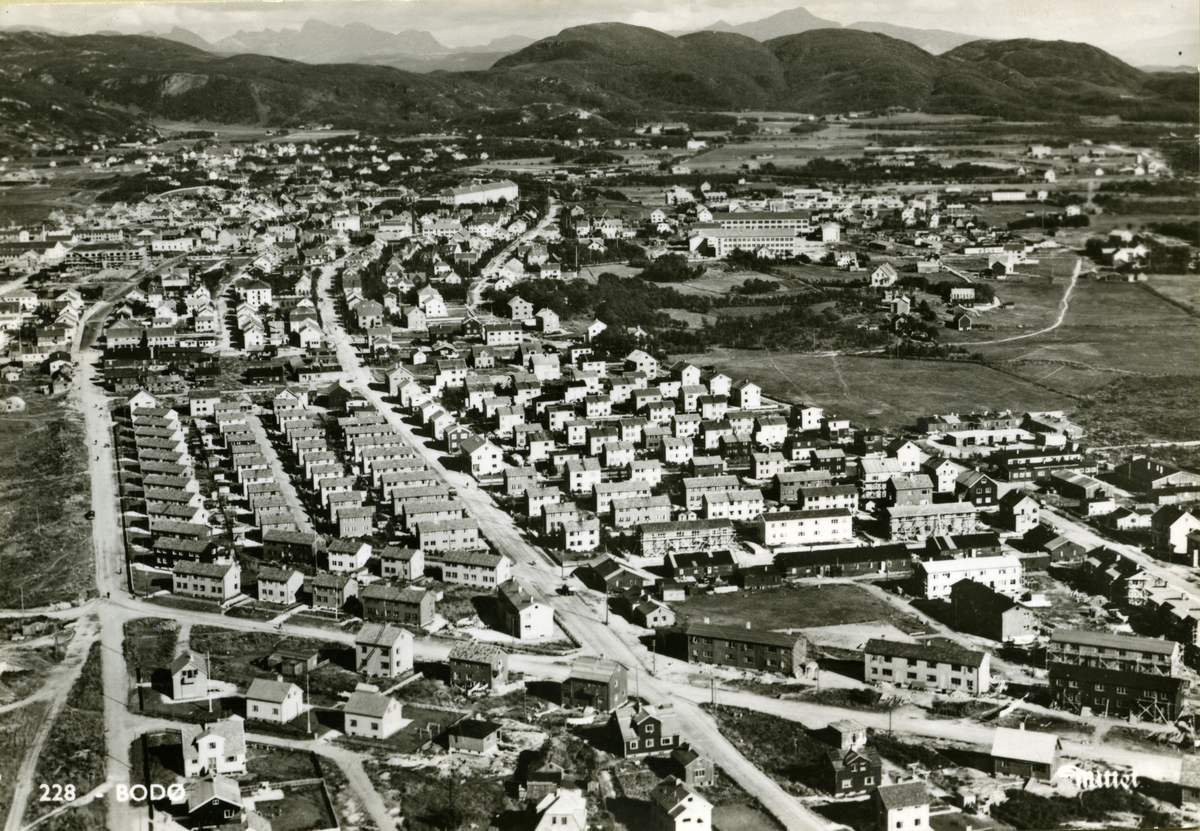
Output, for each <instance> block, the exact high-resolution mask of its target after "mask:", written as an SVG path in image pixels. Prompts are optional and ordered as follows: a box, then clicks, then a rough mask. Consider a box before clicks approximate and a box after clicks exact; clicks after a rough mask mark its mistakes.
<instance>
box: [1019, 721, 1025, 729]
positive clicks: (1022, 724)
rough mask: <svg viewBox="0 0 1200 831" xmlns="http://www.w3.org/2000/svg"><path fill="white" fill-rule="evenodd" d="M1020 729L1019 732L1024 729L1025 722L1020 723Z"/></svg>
mask: <svg viewBox="0 0 1200 831" xmlns="http://www.w3.org/2000/svg"><path fill="white" fill-rule="evenodd" d="M1020 729H1021V730H1024V729H1025V722H1024V721H1022V722H1021V727H1020Z"/></svg>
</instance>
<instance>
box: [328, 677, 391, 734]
mask: <svg viewBox="0 0 1200 831" xmlns="http://www.w3.org/2000/svg"><path fill="white" fill-rule="evenodd" d="M342 717H343V719H344V721H343V728H342V732H344V733H345V734H346V735H347V736H366V737H367V738H371V739H386V738H388V737H389V736H391V735H393V734H394V733H395V732H396V731H397V730H399V729H400V728H402V727H403V726H404V724H405V721H404V708H403V707H402V706H401V704H400V702H399V701H397V700H396V699H394V698H392V697H391V696H389V695H380V693H379V690H378V689H377V688H375V687H373V686H371V685H370V684H360V685H359V686H358V689H356V690H355V691H354V692H353V693H351V694H350V699H349V700H348V701H347V702H346V706H345V708H343V710H342Z"/></svg>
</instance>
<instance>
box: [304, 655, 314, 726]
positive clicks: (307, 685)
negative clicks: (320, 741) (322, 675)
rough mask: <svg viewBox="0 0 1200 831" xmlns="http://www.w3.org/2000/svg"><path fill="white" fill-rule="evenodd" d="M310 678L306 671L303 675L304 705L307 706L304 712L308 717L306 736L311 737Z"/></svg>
mask: <svg viewBox="0 0 1200 831" xmlns="http://www.w3.org/2000/svg"><path fill="white" fill-rule="evenodd" d="M310 676H311V673H309V672H308V671H307V670H306V671H305V673H304V703H305V704H307V705H308V706H307V707H305V712H306V714H307V715H308V735H310V736H311V735H312V731H313V729H312V694H311V692H310V683H309V678H310Z"/></svg>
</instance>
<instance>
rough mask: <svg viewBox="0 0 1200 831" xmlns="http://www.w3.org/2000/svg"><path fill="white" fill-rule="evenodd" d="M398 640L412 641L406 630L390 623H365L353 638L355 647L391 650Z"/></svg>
mask: <svg viewBox="0 0 1200 831" xmlns="http://www.w3.org/2000/svg"><path fill="white" fill-rule="evenodd" d="M399 640H407V641H410V642H411V641H412V635H410V634H409V632H408V630H407V629H401V628H400V627H399V626H393V625H392V624H390V623H365V624H363V627H362V629H360V630H359V631H358V635H357V636H356V637H355V638H354V643H355V644H356V645H365V646H381V647H385V648H387V649H391V648H392V647H393V646H395V644H396V642H397V641H399Z"/></svg>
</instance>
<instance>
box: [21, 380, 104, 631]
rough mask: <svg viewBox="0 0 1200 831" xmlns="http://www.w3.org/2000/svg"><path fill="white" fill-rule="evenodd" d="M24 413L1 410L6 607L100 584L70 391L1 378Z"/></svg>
mask: <svg viewBox="0 0 1200 831" xmlns="http://www.w3.org/2000/svg"><path fill="white" fill-rule="evenodd" d="M13 395H16V396H20V398H21V399H23V400H24V401H25V411H24V412H16V413H4V414H0V561H2V562H3V564H4V565H3V568H0V606H3V607H4V608H8V609H12V608H20V606H21V592H22V590H24V601H25V606H27V607H34V606H42V605H46V604H49V603H59V602H63V601H72V600H77V599H80V598H82V597H84V596H85V595H86V594H87V592H88V591H91V590H94V588H95V585H96V574H95V557H94V552H93V549H92V527H91V524H90V523H89V522H88V521H87V520H86V519H85V518H84V514H85V513H86V512H87V510H88V508H89V507H90V505H91V488H90V486H89V483H88V475H87V449H86V448H85V447H84V441H85V439H84V432H83V418H82V416H81V415H80V414H79V413H77V412H75V411H74V410H72V409H71V408H70V407H69V406H68V404H67V397H66V396H65V395H58V396H55V397H53V398H50V397H47V396H44V395H42V394H41V393H39V392H38V391H37V387H36V386H35V385H34V384H33V383H32V382H28V381H22V382H21V383H19V384H0V397H4V398H8V397H9V396H13Z"/></svg>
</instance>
